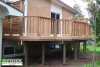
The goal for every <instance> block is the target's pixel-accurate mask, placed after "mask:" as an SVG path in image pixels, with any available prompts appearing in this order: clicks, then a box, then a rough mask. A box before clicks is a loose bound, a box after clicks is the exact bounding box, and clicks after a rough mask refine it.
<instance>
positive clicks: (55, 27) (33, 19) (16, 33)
mask: <svg viewBox="0 0 100 67" xmlns="http://www.w3.org/2000/svg"><path fill="white" fill-rule="evenodd" d="M3 29H4V36H5V37H17V38H19V39H20V40H23V41H55V40H58V41H59V40H65V41H68V40H88V39H90V37H91V26H90V25H89V23H88V21H87V20H85V19H77V20H76V19H72V18H70V19H66V20H64V19H62V20H53V19H50V18H46V17H39V16H28V17H7V18H6V20H5V21H4V28H3Z"/></svg>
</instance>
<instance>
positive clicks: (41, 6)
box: [28, 0, 51, 17]
mask: <svg viewBox="0 0 100 67" xmlns="http://www.w3.org/2000/svg"><path fill="white" fill-rule="evenodd" d="M50 8H51V5H50V1H49V0H29V6H28V16H41V17H51V14H50Z"/></svg>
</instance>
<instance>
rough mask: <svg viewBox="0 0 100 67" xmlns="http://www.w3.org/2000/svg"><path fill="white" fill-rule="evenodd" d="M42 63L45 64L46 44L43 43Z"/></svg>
mask: <svg viewBox="0 0 100 67" xmlns="http://www.w3.org/2000/svg"><path fill="white" fill-rule="evenodd" d="M42 64H45V45H44V44H42Z"/></svg>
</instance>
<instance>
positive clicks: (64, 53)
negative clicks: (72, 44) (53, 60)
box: [63, 44, 66, 64]
mask: <svg viewBox="0 0 100 67" xmlns="http://www.w3.org/2000/svg"><path fill="white" fill-rule="evenodd" d="M63 64H66V44H63Z"/></svg>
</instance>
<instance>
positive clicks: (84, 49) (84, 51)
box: [83, 41, 86, 53]
mask: <svg viewBox="0 0 100 67" xmlns="http://www.w3.org/2000/svg"><path fill="white" fill-rule="evenodd" d="M83 53H86V41H85V42H84V44H83Z"/></svg>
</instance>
